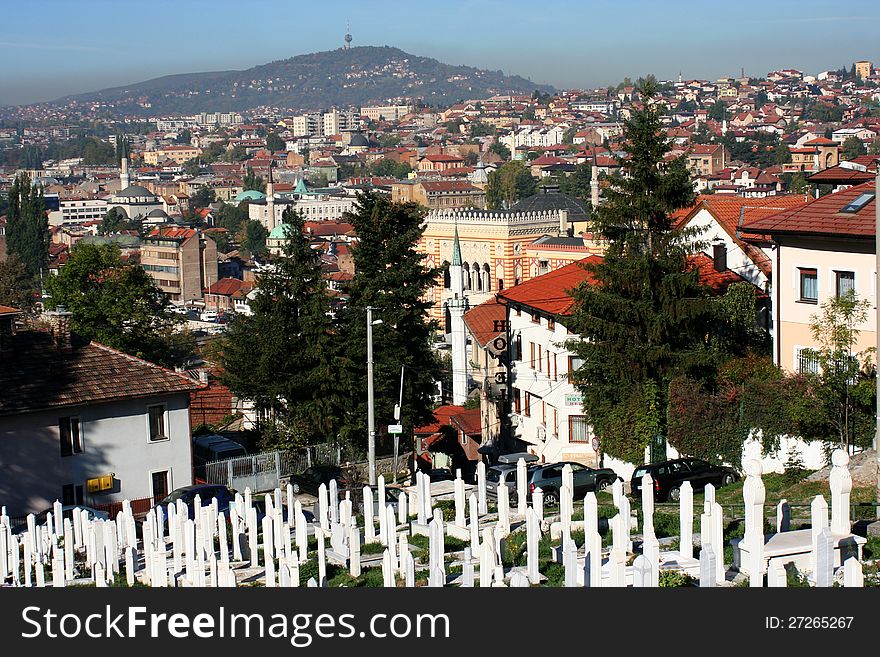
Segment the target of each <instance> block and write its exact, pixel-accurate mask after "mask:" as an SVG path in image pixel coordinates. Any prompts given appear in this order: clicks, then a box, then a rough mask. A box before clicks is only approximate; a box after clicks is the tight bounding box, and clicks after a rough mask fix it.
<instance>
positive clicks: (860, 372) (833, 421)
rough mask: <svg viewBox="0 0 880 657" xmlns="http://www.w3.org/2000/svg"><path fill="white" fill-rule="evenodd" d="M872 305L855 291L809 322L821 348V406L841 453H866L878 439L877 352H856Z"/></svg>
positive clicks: (817, 381) (818, 352)
mask: <svg viewBox="0 0 880 657" xmlns="http://www.w3.org/2000/svg"><path fill="white" fill-rule="evenodd" d="M870 309H871V302H870V301H868V300H867V299H859V298H858V295H857V294H856V293H855V290H850V291H849V292H848V293H847V294H845V295H842V296H834V297H831V298H829V299H828V300H827V301H825V302H824V303H823V304H822V306H821V310H820V312H818V313H815V314H813V315H812V316H811V317H810V333H811V334H812V336H813V339H814V340H815V341H816V343H817V344H818V347H817V348H816V349H813V350H811V355H812V356H813V358H814V359H815V362H816V363H817V365H818V372H817V373H816V375H815V384H816V391H817V393H818V394H817V396H818V400H819V402H820V404H821V407H822V409H823V411H824V414H825V419H826V421H827V423H828V425H829V426H830V427H831V428H832V430H833V432H834V434H835V438H836V440H837V441H838V442H839V445H840V447H842V448H844V449H846V448H848V447H849V446H850V445H856V446H858V447H868V446H870V444H871V440H872V439H873V436H874V411H875V405H874V396H873V394H874V392H875V385H874V376H875V375H876V368H875V366H874V364H873V363H872V356H873V355H874V353H875V351H876V350H875V348H873V347H869V348H867V349H865V350H863V351H860V352H856V351H855V349H856V345H857V344H858V342H859V335H860V333H861V331H860V330H859V328H858V327H859V326H863V325H864V324H865V322H866V321H867V319H868V312H869V311H870Z"/></svg>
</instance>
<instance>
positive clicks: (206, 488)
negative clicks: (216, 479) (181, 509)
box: [154, 484, 235, 520]
mask: <svg viewBox="0 0 880 657" xmlns="http://www.w3.org/2000/svg"><path fill="white" fill-rule="evenodd" d="M196 495H198V496H199V498H200V501H201V506H210V505H211V500H212V499H213V498H215V497H216V498H217V510H218V511H222V512H223V513H226V514H228V513H229V505H230V504H231V503H232V502H234V501H235V491H234V490H232V489H231V488H227V487H226V486H222V485H219V484H196V485H194V486H184V487H183V488H178V489H176V490H174V491H172V492H171V494H170V495H168V497H166V498H165V499H163V500H162V501H161V502H159V503H158V504H157V505H156V506H159V505H162V506H167V505H168V504H171V503H172V502H173V503H177V500H183V503H184V504H186V507H187V509H189V517H190V519H191V520H193V519H195V517H196V513H195V499H196ZM154 508H155V507H154Z"/></svg>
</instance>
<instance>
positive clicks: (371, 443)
mask: <svg viewBox="0 0 880 657" xmlns="http://www.w3.org/2000/svg"><path fill="white" fill-rule="evenodd" d="M380 321H381V320H380ZM374 406H375V399H374V391H373V306H367V432H368V437H367V464H368V469H369V477H370V486H375V485H376V412H375V409H374V408H373V407H374Z"/></svg>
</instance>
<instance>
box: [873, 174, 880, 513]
mask: <svg viewBox="0 0 880 657" xmlns="http://www.w3.org/2000/svg"><path fill="white" fill-rule="evenodd" d="M874 224H875V225H874V254H875V258H876V261H875V264H874V276H875V278H876V280H875V282H874V308H875V311H876V313H877V316H876V318H875V326H874V334H875V336H876V339H877V344H876V346H877V351H876V353H875V354H874V358H875V363H876V365H877V367H876V368H875V372H876V375H875V378H876V383H877V393H878V394H877V409H876V410H877V412H876V413H875V415H874V423H875V425H876V426H875V428H874V457H875V459H876V460H877V482H876V483H877V492H876V497H875V501H876V502H877V506H876V507H875V515H876V517H877V519H878V520H880V167H878V169H877V174H876V176H875V177H874Z"/></svg>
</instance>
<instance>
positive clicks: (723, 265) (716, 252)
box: [712, 240, 727, 272]
mask: <svg viewBox="0 0 880 657" xmlns="http://www.w3.org/2000/svg"><path fill="white" fill-rule="evenodd" d="M712 265H713V266H714V267H715V271H719V272H723V271H727V245H725V244H724V242H722V241H720V240H719V241H717V242H713V243H712Z"/></svg>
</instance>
